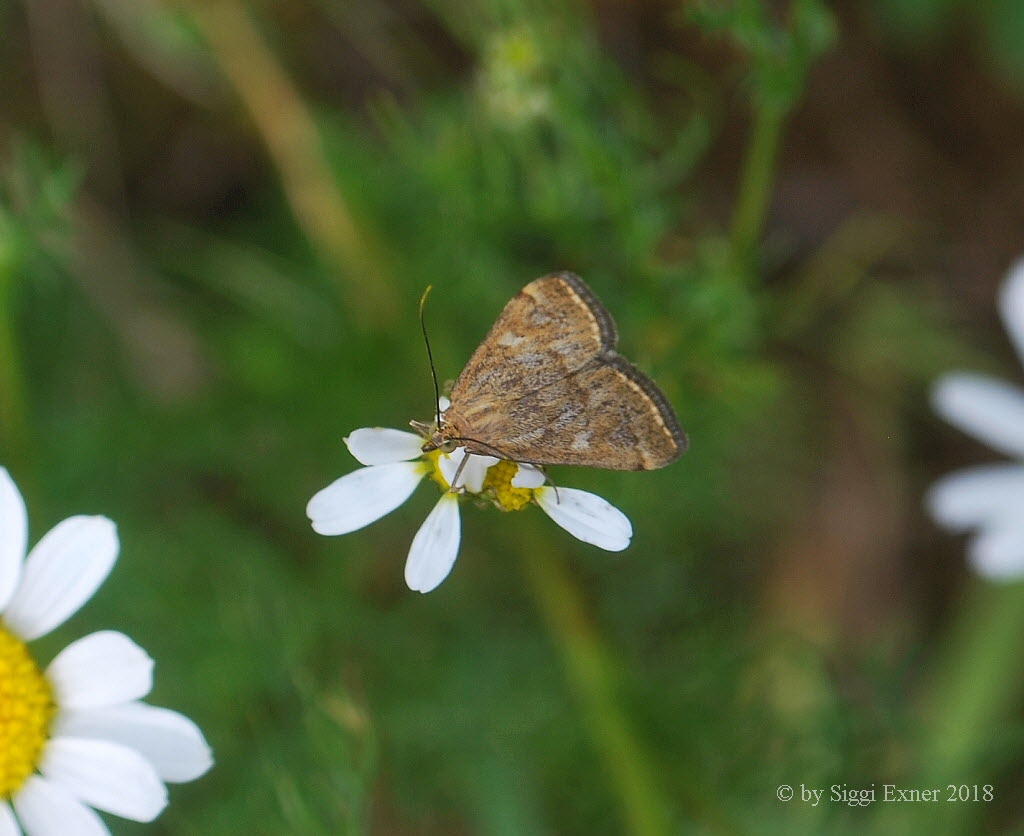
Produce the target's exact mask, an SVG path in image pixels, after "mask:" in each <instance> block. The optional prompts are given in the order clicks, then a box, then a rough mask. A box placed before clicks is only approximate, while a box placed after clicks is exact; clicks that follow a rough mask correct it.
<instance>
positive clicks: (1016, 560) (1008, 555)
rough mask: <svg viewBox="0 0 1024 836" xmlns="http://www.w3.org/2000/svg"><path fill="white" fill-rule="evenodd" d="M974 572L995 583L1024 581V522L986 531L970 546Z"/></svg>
mask: <svg viewBox="0 0 1024 836" xmlns="http://www.w3.org/2000/svg"><path fill="white" fill-rule="evenodd" d="M967 557H968V559H969V560H970V562H971V565H972V566H973V567H974V569H975V571H977V573H978V574H979V575H981V576H982V577H985V578H988V579H989V580H993V581H1014V580H1022V579H1024V521H1022V520H1021V518H1020V517H1019V516H1018V517H1015V518H1014V519H1013V520H1012V521H1010V520H1006V521H1004V522H1003V523H1000V524H996V525H994V526H990V527H987V528H985V529H983V530H982V531H981V532H980V533H979V534H978V535H977V536H976V537H975V538H974V539H972V540H971V542H970V544H968V547H967Z"/></svg>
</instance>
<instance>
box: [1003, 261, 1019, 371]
mask: <svg viewBox="0 0 1024 836" xmlns="http://www.w3.org/2000/svg"><path fill="white" fill-rule="evenodd" d="M999 312H1000V313H1001V314H1002V315H1003V322H1004V324H1005V325H1006V332H1007V333H1008V334H1009V335H1010V339H1011V340H1013V344H1014V346H1016V348H1017V354H1018V356H1019V357H1020V360H1021V362H1022V363H1024V258H1021V259H1018V260H1017V261H1016V262H1015V263H1014V264H1013V266H1012V267H1011V268H1010V272H1009V274H1008V275H1007V276H1006V281H1004V282H1003V286H1002V288H1001V290H1000V292H999Z"/></svg>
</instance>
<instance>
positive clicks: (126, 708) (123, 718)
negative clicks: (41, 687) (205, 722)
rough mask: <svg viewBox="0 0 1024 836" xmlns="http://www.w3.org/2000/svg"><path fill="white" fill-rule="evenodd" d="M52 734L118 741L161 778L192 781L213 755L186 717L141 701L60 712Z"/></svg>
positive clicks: (196, 728) (209, 763)
mask: <svg viewBox="0 0 1024 836" xmlns="http://www.w3.org/2000/svg"><path fill="white" fill-rule="evenodd" d="M53 734H54V736H55V737H85V738H94V739H100V740H110V741H113V742H114V743H121V744H123V745H125V746H129V747H130V748H132V749H135V750H136V751H137V752H139V753H141V754H142V756H143V757H145V758H146V759H147V760H148V761H149V762H150V763H151V764H153V766H154V767H156V771H157V772H158V773H159V775H160V777H161V778H162V779H163V780H164V781H169V782H170V783H181V782H183V781H192V780H194V779H196V778H198V777H199V776H200V775H202V774H203V773H205V772H206V771H207V770H208V769H209V768H210V767H211V766H212V765H213V754H212V753H211V751H210V747H209V745H208V744H207V742H206V739H205V738H204V737H203V733H202V732H201V731H200V730H199V727H198V726H196V724H195V723H193V722H192V721H191V720H190V719H189V718H188V717H186V716H185V715H183V714H179V713H178V712H177V711H171V710H170V709H168V708H158V707H156V706H153V705H148V704H146V703H142V702H130V703H127V704H125V705H118V706H114V707H112V708H100V709H95V710H89V711H70V712H65V711H63V710H62V711H61V712H60V714H58V716H57V719H56V722H55V724H54V730H53Z"/></svg>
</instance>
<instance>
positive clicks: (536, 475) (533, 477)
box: [512, 464, 547, 488]
mask: <svg viewBox="0 0 1024 836" xmlns="http://www.w3.org/2000/svg"><path fill="white" fill-rule="evenodd" d="M546 479H547V477H545V476H544V471H543V470H541V469H540V468H539V467H535V466H534V465H532V464H520V465H519V469H518V470H516V475H515V476H513V477H512V487H513V488H539V487H540V486H541V485H543V484H544V482H545V481H546Z"/></svg>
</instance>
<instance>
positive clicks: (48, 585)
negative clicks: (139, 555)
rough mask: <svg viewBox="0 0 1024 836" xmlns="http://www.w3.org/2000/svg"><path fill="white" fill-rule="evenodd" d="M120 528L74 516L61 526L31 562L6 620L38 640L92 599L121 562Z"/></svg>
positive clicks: (41, 544)
mask: <svg viewBox="0 0 1024 836" xmlns="http://www.w3.org/2000/svg"><path fill="white" fill-rule="evenodd" d="M117 548H118V544H117V529H116V528H115V526H114V524H113V523H112V522H111V521H110V520H108V519H107V518H106V517H69V518H68V519H66V520H64V521H63V522H60V523H58V524H57V525H55V526H54V527H53V528H52V529H51V530H50V531H49V532H48V533H47V534H46V536H45V537H43V539H42V540H40V541H39V542H38V543H37V544H36V546H35V548H34V549H32V551H31V552H30V553H29V556H28V560H26V561H25V570H24V573H23V574H22V578H21V583H20V584H19V586H18V589H17V591H16V592H15V593H14V597H13V598H12V599H11V603H10V605H9V606H8V607H7V611H6V612H5V613H4V621H5V622H7V624H8V626H9V627H10V628H11V629H12V630H13V631H14V632H15V633H17V634H18V635H19V636H20V637H21V638H23V639H26V640H32V639H37V638H39V637H40V636H43V635H46V634H47V633H49V632H50V631H51V630H52V629H53V628H54V627H57V626H59V625H61V624H63V623H64V621H65V620H66V619H68V618H70V617H71V615H73V614H74V613H76V612H78V609H79V608H80V607H81V606H82V604H84V603H85V602H86V601H88V600H89V599H90V598H91V597H92V594H93V593H94V592H95V591H96V589H97V587H99V585H100V584H101V583H103V581H104V580H105V579H106V577H107V575H108V574H109V573H110V570H111V568H113V566H114V561H115V560H116V559H117Z"/></svg>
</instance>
